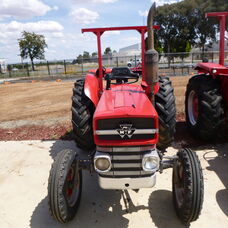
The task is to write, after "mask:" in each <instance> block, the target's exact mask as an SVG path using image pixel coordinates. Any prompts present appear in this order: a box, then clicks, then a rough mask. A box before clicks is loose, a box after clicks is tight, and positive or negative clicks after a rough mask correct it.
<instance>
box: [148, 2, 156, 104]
mask: <svg viewBox="0 0 228 228" xmlns="http://www.w3.org/2000/svg"><path fill="white" fill-rule="evenodd" d="M155 10H156V5H155V2H154V3H153V5H152V6H151V8H150V11H149V13H148V17H147V27H148V32H147V42H148V43H147V50H146V52H145V81H146V83H147V84H148V86H149V88H150V94H149V98H150V99H151V102H152V103H153V104H154V101H155V97H154V96H155V94H154V86H155V84H156V83H157V82H158V52H157V51H156V50H155V49H154V29H153V23H154V14H155Z"/></svg>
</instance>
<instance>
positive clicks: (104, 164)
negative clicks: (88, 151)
mask: <svg viewBox="0 0 228 228" xmlns="http://www.w3.org/2000/svg"><path fill="white" fill-rule="evenodd" d="M111 167H112V164H111V158H110V156H109V155H107V154H102V153H96V155H95V157H94V168H95V170H96V171H97V172H108V171H109V170H110V169H111Z"/></svg>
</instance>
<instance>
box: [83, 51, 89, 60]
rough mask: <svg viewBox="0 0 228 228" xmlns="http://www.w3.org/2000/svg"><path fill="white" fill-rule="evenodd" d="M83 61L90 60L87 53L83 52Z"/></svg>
mask: <svg viewBox="0 0 228 228" xmlns="http://www.w3.org/2000/svg"><path fill="white" fill-rule="evenodd" d="M83 59H90V54H89V52H88V51H84V52H83Z"/></svg>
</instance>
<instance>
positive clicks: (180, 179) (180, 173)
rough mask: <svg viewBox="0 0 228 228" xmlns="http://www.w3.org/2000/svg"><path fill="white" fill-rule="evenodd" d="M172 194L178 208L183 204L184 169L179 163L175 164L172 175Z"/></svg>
mask: <svg viewBox="0 0 228 228" xmlns="http://www.w3.org/2000/svg"><path fill="white" fill-rule="evenodd" d="M174 177H175V179H174V193H175V198H176V202H177V206H178V208H180V207H181V206H182V205H183V203H184V192H185V190H184V169H183V166H182V164H181V163H180V162H177V164H176V166H175V173H174Z"/></svg>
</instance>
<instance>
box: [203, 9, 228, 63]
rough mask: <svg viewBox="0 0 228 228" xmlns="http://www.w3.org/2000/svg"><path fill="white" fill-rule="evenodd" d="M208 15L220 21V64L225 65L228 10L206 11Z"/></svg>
mask: <svg viewBox="0 0 228 228" xmlns="http://www.w3.org/2000/svg"><path fill="white" fill-rule="evenodd" d="M205 16H206V17H216V18H217V19H219V22H220V41H219V64H220V65H223V66H224V48H225V28H226V17H228V12H213V13H206V15H205Z"/></svg>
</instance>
